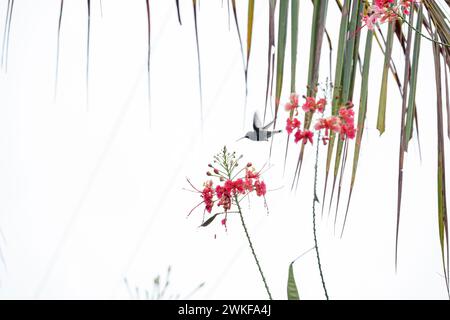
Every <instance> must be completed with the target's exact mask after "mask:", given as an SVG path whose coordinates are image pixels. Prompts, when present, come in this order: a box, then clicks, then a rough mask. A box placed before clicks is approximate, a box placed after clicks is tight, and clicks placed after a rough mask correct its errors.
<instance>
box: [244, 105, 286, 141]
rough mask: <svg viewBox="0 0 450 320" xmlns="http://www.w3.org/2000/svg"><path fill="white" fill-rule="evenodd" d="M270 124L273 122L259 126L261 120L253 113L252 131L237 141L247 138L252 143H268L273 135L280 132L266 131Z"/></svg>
mask: <svg viewBox="0 0 450 320" xmlns="http://www.w3.org/2000/svg"><path fill="white" fill-rule="evenodd" d="M272 124H273V120H272V121H271V122H270V123H269V124H266V125H265V126H264V127H263V125H262V124H261V120H260V119H259V116H258V113H256V112H255V114H254V115H253V131H249V132H247V133H246V134H245V136H244V137H242V138H241V139H239V140H242V139H245V138H247V139H250V140H252V141H269V139H270V138H271V137H272V136H273V135H274V134H275V133H280V132H281V130H277V131H270V130H267V129H268V128H269V127H270V126H271V125H272ZM239 140H238V141H239Z"/></svg>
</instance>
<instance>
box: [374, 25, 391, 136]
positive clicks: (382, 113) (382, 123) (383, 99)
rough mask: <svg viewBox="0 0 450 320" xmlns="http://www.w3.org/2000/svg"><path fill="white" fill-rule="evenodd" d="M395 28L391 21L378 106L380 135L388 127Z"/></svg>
mask: <svg viewBox="0 0 450 320" xmlns="http://www.w3.org/2000/svg"><path fill="white" fill-rule="evenodd" d="M394 28H395V22H389V27H388V33H387V41H386V53H385V55H384V67H383V76H382V80H381V92H380V103H379V106H378V118H377V129H378V131H379V132H380V135H382V134H383V133H384V130H385V127H386V104H387V90H388V75H389V64H390V60H391V54H392V46H393V43H394Z"/></svg>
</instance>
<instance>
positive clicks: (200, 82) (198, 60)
mask: <svg viewBox="0 0 450 320" xmlns="http://www.w3.org/2000/svg"><path fill="white" fill-rule="evenodd" d="M192 7H193V10H194V27H195V43H196V46H197V66H198V87H199V92H200V124H201V127H202V128H203V94H202V68H201V64H200V45H199V40H198V25H197V0H192Z"/></svg>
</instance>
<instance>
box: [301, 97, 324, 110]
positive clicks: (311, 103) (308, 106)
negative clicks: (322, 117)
mask: <svg viewBox="0 0 450 320" xmlns="http://www.w3.org/2000/svg"><path fill="white" fill-rule="evenodd" d="M305 99H306V101H305V103H304V104H303V106H302V109H303V111H305V112H310V111H311V112H315V111H316V110H317V111H319V112H320V113H323V111H324V109H325V106H326V104H327V100H325V99H323V98H322V99H319V100H318V101H316V99H314V98H313V97H305Z"/></svg>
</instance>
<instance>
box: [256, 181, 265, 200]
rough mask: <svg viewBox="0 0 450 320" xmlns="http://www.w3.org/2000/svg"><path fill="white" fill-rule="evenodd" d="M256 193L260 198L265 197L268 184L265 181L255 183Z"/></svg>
mask: <svg viewBox="0 0 450 320" xmlns="http://www.w3.org/2000/svg"><path fill="white" fill-rule="evenodd" d="M255 191H256V195H257V196H258V197H261V196H264V195H265V194H266V191H267V190H266V184H265V183H264V181H259V180H258V181H256V182H255Z"/></svg>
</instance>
